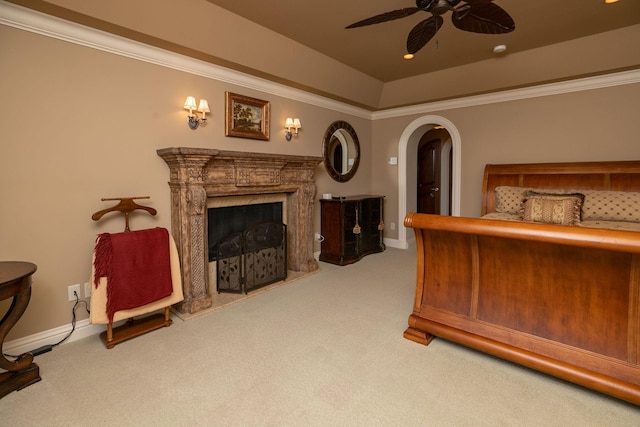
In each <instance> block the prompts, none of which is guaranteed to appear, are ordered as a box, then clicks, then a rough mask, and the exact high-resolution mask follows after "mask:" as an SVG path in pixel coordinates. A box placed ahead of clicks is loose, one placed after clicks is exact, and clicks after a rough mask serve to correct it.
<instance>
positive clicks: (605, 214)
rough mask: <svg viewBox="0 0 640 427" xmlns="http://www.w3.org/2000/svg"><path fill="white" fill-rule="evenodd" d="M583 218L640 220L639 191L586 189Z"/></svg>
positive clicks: (591, 219)
mask: <svg viewBox="0 0 640 427" xmlns="http://www.w3.org/2000/svg"><path fill="white" fill-rule="evenodd" d="M584 193H585V195H586V196H587V198H586V199H585V201H584V205H583V207H582V209H583V219H584V220H589V221H633V222H640V193H638V192H632V191H599V190H587V191H585V192H584Z"/></svg>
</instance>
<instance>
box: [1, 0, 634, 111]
mask: <svg viewBox="0 0 640 427" xmlns="http://www.w3.org/2000/svg"><path fill="white" fill-rule="evenodd" d="M0 24H2V25H6V26H9V27H13V28H17V29H21V30H25V31H29V32H32V33H35V34H40V35H42V36H45V37H51V38H55V39H58V40H62V41H65V42H69V43H73V44H77V45H80V46H84V47H88V48H91V49H96V50H100V51H104V52H108V53H111V54H114V55H119V56H123V57H126V58H131V59H134V60H137V61H143V62H147V63H150V64H154V65H158V66H161V67H166V68H171V69H174V70H177V71H181V72H185V73H189V74H194V75H198V76H201V77H205V78H209V79H212V80H217V81H220V82H224V83H229V84H233V85H237V86H240V87H244V88H247V89H253V90H257V91H260V92H264V93H268V94H271V95H275V96H280V97H284V98H288V99H292V100H295V101H298V102H304V103H306V104H310V105H314V106H316V107H320V108H327V109H330V110H333V111H338V112H341V113H344V114H349V115H353V116H356V117H361V118H364V119H368V120H381V119H388V118H394V117H402V116H410V115H416V114H426V113H433V112H436V111H446V110H451V109H455V108H465V107H476V106H480V105H486V104H494V103H500V102H509V101H515V100H521V99H528V98H537V97H542V96H552V95H558V94H563V93H569V92H579V91H584V90H592V89H599V88H605V87H610V86H620V85H627V84H635V83H640V70H631V71H623V72H619V73H612V74H607V75H603V76H596V77H587V78H581V79H575V80H570V81H566V82H559V83H549V84H543V85H538V86H533V87H527V88H521V89H512V90H506V91H500V92H494V93H489V94H483V95H476V96H468V97H463V98H455V99H450V100H445V101H437V102H428V103H423V104H418V105H413V106H408V107H397V108H389V109H384V110H379V111H375V112H372V111H369V110H366V109H364V108H359V107H355V106H353V105H350V104H347V103H344V102H340V101H336V100H333V99H329V98H327V97H324V96H320V95H316V94H313V93H310V92H307V91H304V90H300V89H295V88H292V87H290V86H286V85H283V84H280V83H275V82H272V81H269V80H266V79H262V78H259V77H255V76H252V75H249V74H246V73H242V72H239V71H235V70H231V69H229V68H225V67H221V66H219V65H215V64H211V63H208V62H205V61H200V60H197V59H194V58H190V57H187V56H184V55H180V54H177V53H174V52H169V51H167V50H164V49H160V48H157V47H153V46H149V45H146V44H144V43H140V42H136V41H133V40H130V39H127V38H124V37H120V36H116V35H113V34H110V33H106V32H104V31H100V30H96V29H94V28H90V27H86V26H84V25H80V24H76V23H73V22H69V21H66V20H64V19H60V18H57V17H54V16H50V15H47V14H44V13H41V12H37V11H34V10H31V9H28V8H25V7H22V6H18V5H15V4H12V3H7V2H5V1H0Z"/></svg>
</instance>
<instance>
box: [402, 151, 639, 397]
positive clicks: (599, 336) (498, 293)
mask: <svg viewBox="0 0 640 427" xmlns="http://www.w3.org/2000/svg"><path fill="white" fill-rule="evenodd" d="M501 186H512V187H526V188H534V189H538V188H539V189H547V190H549V189H566V190H570V191H581V190H589V191H594V192H596V191H597V190H607V191H609V192H611V191H616V192H617V191H624V192H640V161H633V162H591V163H555V164H521V165H487V166H486V168H485V174H484V181H483V189H482V214H483V216H484V215H485V214H488V213H491V212H495V210H496V203H497V201H496V188H497V187H501ZM629 194H631V195H633V196H638V195H637V194H633V193H629ZM498 202H499V200H498ZM585 203H586V202H585ZM583 207H585V208H586V205H583ZM622 210H627V207H626V206H625V207H624V209H622ZM635 215H640V212H635V213H633V215H632V216H635ZM636 218H638V219H637V221H639V222H640V217H638V216H636ZM635 225H636V226H637V224H635ZM405 226H407V227H412V228H413V229H414V231H415V235H416V250H417V281H416V293H415V302H414V307H413V312H412V314H411V315H410V316H409V328H408V329H407V330H406V331H405V332H404V336H405V338H407V339H410V340H412V341H416V342H418V343H422V344H428V343H429V342H430V341H431V339H433V337H442V338H445V339H448V340H451V341H455V342H458V343H460V344H463V345H466V346H468V347H471V348H474V349H477V350H480V351H483V352H486V353H489V354H492V355H494V356H498V357H501V358H504V359H506V360H509V361H512V362H516V363H519V364H521V365H524V366H527V367H529V368H533V369H536V370H539V371H542V372H545V373H547V374H550V375H553V376H556V377H559V378H563V379H565V380H568V381H571V382H573V383H576V384H579V385H582V386H585V387H588V388H591V389H594V390H597V391H600V392H603V393H606V394H609V395H611V396H614V397H616V398H619V399H622V400H626V401H629V402H632V403H634V404H636V405H640V232H638V231H627V230H620V229H617V230H615V229H604V228H587V227H582V226H579V225H578V226H568V225H555V224H543V223H531V222H523V221H505V220H492V219H482V218H461V217H444V216H437V215H427V214H416V213H409V214H408V215H407V216H406V218H405Z"/></svg>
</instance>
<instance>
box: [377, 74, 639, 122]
mask: <svg viewBox="0 0 640 427" xmlns="http://www.w3.org/2000/svg"><path fill="white" fill-rule="evenodd" d="M635 83H640V70H630V71H622V72H618V73H611V74H605V75H602V76H595V77H585V78H581V79H574V80H568V81H565V82H558V83H548V84H542V85H538V86H532V87H527V88H521V89H512V90H505V91H500V92H494V93H489V94H483V95H475V96H467V97H464V98H456V99H450V100H446V101H438V102H429V103H425V104H419V105H413V106H409V107H398V108H390V109H387V110H381V111H377V112H374V113H372V120H380V119H388V118H393V117H402V116H409V115H415V114H426V113H434V112H438V111H446V110H453V109H456V108H465V107H477V106H480V105H487V104H496V103H500V102H509V101H517V100H521V99H531V98H539V97H542V96H553V95H560V94H563V93H571V92H581V91H585V90H592V89H602V88H606V87H611V86H621V85H628V84H635Z"/></svg>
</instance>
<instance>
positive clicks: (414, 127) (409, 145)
mask: <svg viewBox="0 0 640 427" xmlns="http://www.w3.org/2000/svg"><path fill="white" fill-rule="evenodd" d="M436 126H442V127H443V128H444V129H445V130H446V131H447V132H448V133H449V135H450V136H451V148H452V162H451V167H452V170H451V181H452V182H451V201H450V204H451V215H454V216H458V215H460V176H461V168H460V165H461V156H460V146H461V140H460V133H459V132H458V129H456V127H455V126H454V125H453V123H452V122H451V121H449V120H447V119H445V118H444V117H441V116H435V115H428V116H423V117H419V118H417V119H415V120H414V121H412V122H411V123H409V125H407V127H406V128H405V130H404V131H403V132H402V135H401V136H400V141H399V142H398V219H399V222H400V224H399V226H398V241H399V245H400V247H402V248H405V249H406V248H408V247H409V244H408V243H407V229H406V228H405V227H404V225H403V223H404V217H405V216H406V215H407V212H415V211H416V210H417V206H416V203H417V202H416V196H415V195H416V193H417V184H416V175H417V167H418V165H417V150H418V144H419V143H420V139H421V138H422V136H423V135H424V134H425V133H427V132H428V131H430V130H431V129H433V128H434V127H436Z"/></svg>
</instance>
